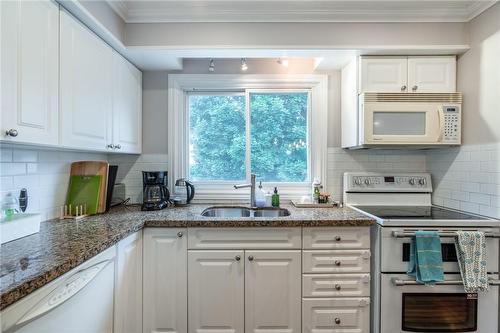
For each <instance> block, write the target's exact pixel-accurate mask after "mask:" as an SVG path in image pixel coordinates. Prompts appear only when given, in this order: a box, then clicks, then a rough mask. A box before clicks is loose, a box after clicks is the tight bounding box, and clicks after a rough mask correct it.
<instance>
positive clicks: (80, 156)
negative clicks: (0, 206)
mask: <svg viewBox="0 0 500 333" xmlns="http://www.w3.org/2000/svg"><path fill="white" fill-rule="evenodd" d="M0 152H1V158H0V198H4V197H5V195H6V194H7V193H9V192H11V193H13V195H15V196H16V197H19V191H20V190H21V188H23V187H24V188H26V189H28V196H29V197H28V200H29V202H28V209H27V212H33V213H35V212H37V213H41V214H42V218H43V219H50V218H54V217H56V216H58V214H59V207H60V206H61V205H63V204H64V201H65V200H66V192H67V189H68V182H69V171H70V164H71V162H73V161H79V160H107V155H106V154H97V153H82V152H63V151H51V150H38V149H24V148H5V147H1V148H0Z"/></svg>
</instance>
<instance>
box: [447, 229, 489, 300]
mask: <svg viewBox="0 0 500 333" xmlns="http://www.w3.org/2000/svg"><path fill="white" fill-rule="evenodd" d="M455 248H456V251H457V258H458V265H459V266H460V274H461V275H462V280H463V283H464V289H465V292H466V293H477V292H478V291H488V288H489V284H488V274H487V272H486V238H485V236H484V232H482V231H457V235H456V237H455Z"/></svg>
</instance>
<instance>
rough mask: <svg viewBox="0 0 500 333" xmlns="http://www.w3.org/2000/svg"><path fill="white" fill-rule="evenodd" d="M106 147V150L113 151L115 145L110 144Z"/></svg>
mask: <svg viewBox="0 0 500 333" xmlns="http://www.w3.org/2000/svg"><path fill="white" fill-rule="evenodd" d="M106 147H107V148H109V149H113V148H115V145H114V144H112V143H110V144H109V145H107V146H106Z"/></svg>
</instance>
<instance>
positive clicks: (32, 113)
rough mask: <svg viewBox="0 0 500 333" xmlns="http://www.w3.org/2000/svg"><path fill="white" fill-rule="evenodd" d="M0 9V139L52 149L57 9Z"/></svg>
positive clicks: (20, 5) (15, 5) (32, 5)
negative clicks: (50, 146) (7, 132)
mask: <svg viewBox="0 0 500 333" xmlns="http://www.w3.org/2000/svg"><path fill="white" fill-rule="evenodd" d="M0 6H1V40H2V47H1V80H2V84H1V87H2V88H1V110H2V111H1V112H2V116H1V121H2V126H1V129H0V130H1V133H0V138H1V139H2V140H7V141H13V142H27V143H39V144H51V145H56V144H58V141H59V137H58V125H59V124H58V89H59V86H58V83H59V81H58V80H59V78H58V74H59V69H58V65H59V51H58V50H59V6H58V5H57V4H56V3H54V2H52V1H48V0H45V1H1V2H0ZM11 129H12V131H11V135H5V132H6V131H9V130H11ZM16 132H17V135H16Z"/></svg>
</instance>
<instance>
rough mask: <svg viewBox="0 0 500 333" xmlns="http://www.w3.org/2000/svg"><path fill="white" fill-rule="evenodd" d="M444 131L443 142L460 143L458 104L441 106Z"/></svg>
mask: <svg viewBox="0 0 500 333" xmlns="http://www.w3.org/2000/svg"><path fill="white" fill-rule="evenodd" d="M443 114H444V133H443V142H445V143H460V139H461V138H460V127H461V124H460V123H461V121H460V118H461V114H460V107H459V106H446V105H445V106H443Z"/></svg>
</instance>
